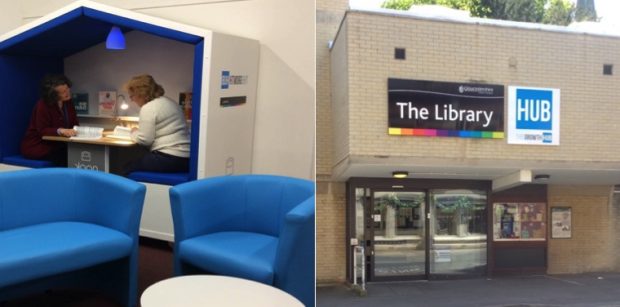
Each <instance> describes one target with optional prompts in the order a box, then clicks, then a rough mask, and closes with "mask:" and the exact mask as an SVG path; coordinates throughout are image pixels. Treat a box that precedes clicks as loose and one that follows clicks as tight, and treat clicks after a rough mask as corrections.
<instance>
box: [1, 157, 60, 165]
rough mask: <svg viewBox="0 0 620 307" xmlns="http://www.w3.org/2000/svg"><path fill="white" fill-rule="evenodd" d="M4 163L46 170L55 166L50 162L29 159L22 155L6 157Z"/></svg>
mask: <svg viewBox="0 0 620 307" xmlns="http://www.w3.org/2000/svg"><path fill="white" fill-rule="evenodd" d="M2 163H5V164H11V165H17V166H24V167H30V168H44V167H53V166H54V164H53V163H52V162H50V161H46V160H33V159H27V158H24V157H22V156H21V155H14V156H8V157H4V158H3V159H2Z"/></svg>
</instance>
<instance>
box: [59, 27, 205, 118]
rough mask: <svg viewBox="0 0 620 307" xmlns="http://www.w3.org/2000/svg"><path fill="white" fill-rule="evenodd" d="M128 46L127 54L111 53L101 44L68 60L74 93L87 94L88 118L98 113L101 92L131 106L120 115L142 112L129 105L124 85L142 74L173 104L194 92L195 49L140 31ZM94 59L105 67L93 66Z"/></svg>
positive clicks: (129, 39)
mask: <svg viewBox="0 0 620 307" xmlns="http://www.w3.org/2000/svg"><path fill="white" fill-rule="evenodd" d="M125 42H126V46H127V48H126V49H125V50H114V51H110V50H107V49H106V48H105V43H101V44H98V45H95V46H93V47H91V48H88V49H86V50H84V51H82V52H79V53H76V54H74V55H72V56H69V57H67V58H66V59H65V74H66V75H67V76H68V77H69V78H70V79H71V80H72V81H73V88H72V89H71V90H72V92H74V93H88V99H89V112H88V113H89V114H97V112H98V92H99V91H116V93H117V94H122V95H124V96H125V98H126V99H125V100H126V101H127V102H128V104H129V106H130V108H129V109H128V110H127V112H123V113H122V114H119V115H123V116H137V115H138V113H139V108H138V106H137V105H135V104H134V103H132V102H130V99H129V95H128V94H127V93H126V92H124V90H123V85H124V84H125V83H126V82H127V81H128V80H129V79H130V78H131V77H133V76H137V75H141V74H150V75H152V76H153V78H154V79H155V81H156V82H157V83H159V84H161V85H162V86H163V88H164V90H165V91H166V93H165V95H166V96H168V97H170V98H172V99H173V100H174V101H178V99H179V93H180V92H191V91H192V80H193V76H192V74H193V70H194V45H189V44H184V43H180V42H177V41H172V40H169V39H165V38H161V37H157V36H153V35H150V34H146V33H143V32H140V31H131V32H129V33H126V34H125ZM92 59H97V61H100V62H102V63H105V64H104V65H92V63H91V62H92ZM155 63H156V64H157V65H154V64H155Z"/></svg>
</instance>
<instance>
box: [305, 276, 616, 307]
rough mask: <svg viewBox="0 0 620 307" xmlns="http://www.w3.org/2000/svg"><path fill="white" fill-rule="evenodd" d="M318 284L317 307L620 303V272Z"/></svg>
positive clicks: (510, 306)
mask: <svg viewBox="0 0 620 307" xmlns="http://www.w3.org/2000/svg"><path fill="white" fill-rule="evenodd" d="M366 290H367V291H366V296H360V295H359V294H358V292H356V291H353V290H351V289H350V288H348V287H346V286H344V285H333V286H319V287H317V301H316V305H317V306H326V307H329V306H356V307H358V306H360V307H363V306H373V307H387V306H455V307H456V306H458V307H466V306H483V307H526V306H533V307H555V306H573V307H577V306H579V307H582V306H583V307H586V306H587V307H591V306H599V307H603V306H605V307H611V306H616V307H620V273H600V274H581V275H531V276H511V277H493V278H479V279H463V280H432V281H415V282H389V283H370V284H367V286H366Z"/></svg>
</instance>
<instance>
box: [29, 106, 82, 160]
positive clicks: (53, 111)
mask: <svg viewBox="0 0 620 307" xmlns="http://www.w3.org/2000/svg"><path fill="white" fill-rule="evenodd" d="M76 125H79V123H78V119H77V115H76V113H75V108H74V107H73V102H72V101H71V100H69V101H65V102H64V104H63V108H62V110H60V109H59V108H58V106H57V105H56V104H54V105H48V104H46V103H45V102H44V101H43V100H39V101H38V102H37V104H36V105H35V107H34V110H33V111H32V116H31V117H30V124H29V125H28V129H26V135H24V138H23V139H22V143H21V153H22V156H24V157H26V158H29V159H41V158H45V157H46V156H47V155H49V154H50V153H52V152H53V151H55V150H57V149H59V148H62V147H63V143H62V142H53V141H44V140H43V139H42V137H43V136H46V135H47V136H57V135H58V133H57V130H58V128H65V129H71V128H73V126H76Z"/></svg>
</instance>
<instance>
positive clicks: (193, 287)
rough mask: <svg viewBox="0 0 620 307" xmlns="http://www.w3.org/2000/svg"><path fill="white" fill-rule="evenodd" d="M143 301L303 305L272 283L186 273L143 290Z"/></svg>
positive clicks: (152, 304)
mask: <svg viewBox="0 0 620 307" xmlns="http://www.w3.org/2000/svg"><path fill="white" fill-rule="evenodd" d="M140 303H141V304H142V307H170V306H183V307H192V306H197V307H198V306H200V307H204V306H223V307H225V306H231V307H239V306H256V307H261V306H264V307H275V306H287V307H288V306H291V307H295V306H300V307H303V304H302V303H301V302H300V301H299V300H297V299H296V298H295V297H293V296H292V295H290V294H288V293H286V292H284V291H282V290H280V289H277V288H274V287H272V286H268V285H265V284H261V283H258V282H255V281H251V280H246V279H241V278H235V277H228V276H217V275H187V276H179V277H174V278H169V279H165V280H162V281H160V282H158V283H156V284H153V285H151V286H150V287H148V288H147V289H146V290H145V291H144V293H142V297H141V298H140Z"/></svg>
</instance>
